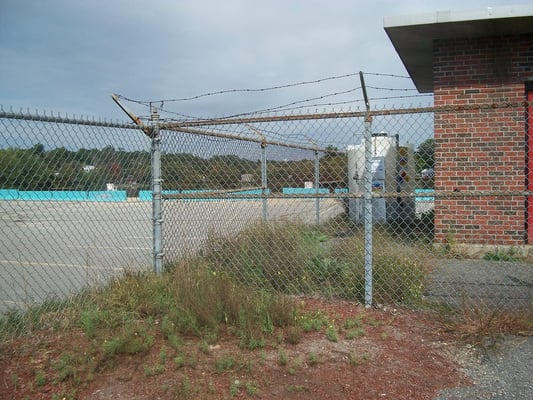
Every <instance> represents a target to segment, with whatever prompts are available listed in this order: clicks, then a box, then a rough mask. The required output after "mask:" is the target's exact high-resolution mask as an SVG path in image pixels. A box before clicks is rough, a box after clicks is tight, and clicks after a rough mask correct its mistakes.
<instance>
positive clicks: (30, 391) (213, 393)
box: [0, 299, 471, 400]
mask: <svg viewBox="0 0 533 400" xmlns="http://www.w3.org/2000/svg"><path fill="white" fill-rule="evenodd" d="M305 307H306V308H307V309H308V310H320V311H321V312H322V313H324V314H327V315H328V320H329V323H330V325H331V327H333V328H334V329H332V330H331V331H333V332H336V335H334V336H335V337H332V336H331V335H328V334H327V333H328V328H330V327H328V326H324V327H322V328H321V329H320V330H318V331H313V332H309V333H303V334H302V336H301V337H297V338H296V339H297V340H295V338H294V337H293V336H294V334H291V332H290V331H280V332H277V333H275V334H274V336H273V337H272V338H270V339H268V341H267V342H266V345H265V346H264V347H263V348H259V349H256V350H244V349H242V348H240V347H239V343H238V339H237V338H235V337H234V336H231V335H229V334H228V335H223V336H222V338H220V339H219V340H218V341H217V342H216V343H213V344H211V345H209V346H208V345H206V344H205V342H201V341H200V340H199V339H197V338H192V337H191V338H185V339H184V343H183V344H182V348H181V351H180V354H179V355H178V354H177V353H176V352H175V350H173V349H172V348H171V347H169V346H168V344H165V341H164V340H163V339H162V338H157V339H156V340H155V342H154V345H153V346H152V347H151V350H150V351H149V352H147V353H145V354H142V355H139V354H137V355H135V356H116V358H115V359H114V361H113V362H112V363H111V364H109V363H107V364H105V365H102V366H99V367H96V368H92V369H91V370H90V371H89V370H86V369H84V367H83V365H82V364H80V363H77V362H76V361H75V360H79V359H80V357H79V355H85V357H90V354H91V352H90V342H89V341H88V340H87V338H86V337H85V335H84V334H83V333H82V332H81V331H69V332H68V333H65V332H62V333H57V332H52V331H42V332H35V334H33V335H31V336H30V337H27V338H25V339H20V340H17V341H15V342H12V343H9V344H4V345H2V346H1V347H0V374H1V380H0V399H54V400H55V399H72V398H74V399H88V400H103V399H106V400H108V399H130V400H133V399H136V400H148V399H150V400H152V399H254V398H261V399H324V400H325V399H396V400H398V399H413V400H422V399H434V398H435V397H436V396H437V394H438V392H439V391H440V390H442V389H445V388H451V387H457V386H468V385H470V384H471V382H469V381H468V379H467V378H466V376H465V375H464V374H463V373H462V372H461V369H460V367H459V365H458V364H457V363H456V362H455V361H453V360H452V357H450V356H449V354H450V347H451V346H454V345H453V344H450V343H452V342H450V340H449V339H450V338H448V337H447V336H446V335H445V334H444V333H442V331H441V329H440V328H439V324H438V321H437V320H436V318H435V316H434V315H433V314H426V313H422V312H414V311H410V310H404V309H402V310H396V309H392V308H384V309H379V310H366V309H364V307H362V306H360V305H358V304H354V303H350V302H339V301H335V302H333V301H323V300H317V299H305ZM361 315H364V318H363V319H362V321H363V324H362V325H361V326H360V327H355V326H353V327H346V326H343V324H344V322H345V321H346V320H347V319H350V318H352V319H353V318H356V317H357V316H361ZM330 333H331V332H330ZM291 342H296V343H294V344H291ZM74 354H77V355H78V357H77V358H76V357H74V356H73V355H74ZM68 355H70V357H71V358H70V359H69V358H68V357H67V356H68Z"/></svg>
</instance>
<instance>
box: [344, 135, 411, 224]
mask: <svg viewBox="0 0 533 400" xmlns="http://www.w3.org/2000/svg"><path fill="white" fill-rule="evenodd" d="M346 150H347V153H348V189H349V191H350V193H357V194H359V195H360V196H361V198H357V199H350V200H349V203H348V209H349V215H350V218H351V219H352V221H354V222H356V223H361V224H362V223H364V204H363V202H364V200H363V198H362V196H363V194H364V185H365V184H364V170H365V146H364V144H360V145H353V146H348V147H347V149H346ZM371 171H372V192H373V193H374V194H375V195H379V194H380V193H383V194H384V196H383V197H379V196H377V197H376V198H374V199H373V201H372V218H373V222H374V223H385V222H388V223H390V222H397V223H400V222H407V223H409V222H411V221H412V220H413V218H414V216H415V199H414V197H403V196H394V194H395V193H402V194H405V193H413V190H414V184H415V179H414V176H415V160H414V150H413V148H412V146H407V147H406V146H399V141H398V136H396V135H395V136H389V135H388V134H386V133H378V134H374V135H372V167H371Z"/></svg>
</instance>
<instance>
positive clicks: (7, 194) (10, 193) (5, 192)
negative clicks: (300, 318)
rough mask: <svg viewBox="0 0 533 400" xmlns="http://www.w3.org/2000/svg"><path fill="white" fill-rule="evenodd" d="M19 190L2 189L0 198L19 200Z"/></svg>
mask: <svg viewBox="0 0 533 400" xmlns="http://www.w3.org/2000/svg"><path fill="white" fill-rule="evenodd" d="M18 198H19V191H18V190H17V189H0V200H18Z"/></svg>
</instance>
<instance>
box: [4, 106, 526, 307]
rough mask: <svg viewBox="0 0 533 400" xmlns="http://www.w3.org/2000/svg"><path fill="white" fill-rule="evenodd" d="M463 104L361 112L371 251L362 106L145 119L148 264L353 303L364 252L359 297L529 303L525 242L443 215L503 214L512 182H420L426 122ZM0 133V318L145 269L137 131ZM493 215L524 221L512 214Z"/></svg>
mask: <svg viewBox="0 0 533 400" xmlns="http://www.w3.org/2000/svg"><path fill="white" fill-rule="evenodd" d="M502 108H506V109H509V108H511V109H513V110H515V111H516V110H519V111H520V110H521V112H522V114H523V112H524V105H523V104H518V105H509V104H506V105H502V106H501V107H494V106H492V105H487V107H479V108H478V109H477V110H482V111H483V112H485V113H491V112H495V110H498V109H502ZM471 111H472V110H465V109H464V108H463V109H449V108H447V109H445V110H443V109H433V108H412V109H388V110H381V111H373V112H372V135H371V136H372V137H371V138H370V140H371V143H372V159H371V161H372V182H371V187H372V200H371V201H372V208H373V212H372V216H371V217H372V237H371V239H372V240H371V243H372V247H371V248H368V242H366V243H367V246H366V248H365V229H364V224H365V218H370V216H369V215H367V214H365V212H364V210H365V208H364V202H365V199H364V193H365V186H364V179H363V178H364V176H363V175H364V174H363V172H364V166H365V158H364V157H365V151H364V132H365V120H364V117H365V114H364V113H361V112H338V113H328V114H320V113H315V114H312V113H310V114H304V115H296V114H287V115H282V114H272V115H269V116H265V115H264V114H262V115H258V116H250V117H248V116H247V117H246V118H241V119H234V120H231V119H220V120H216V119H214V120H205V121H188V122H180V123H167V122H163V123H162V124H161V150H162V155H161V164H162V178H163V208H162V214H163V221H164V222H163V244H164V262H165V267H166V268H179V267H180V266H181V265H183V264H184V263H185V264H189V265H194V264H195V263H197V262H202V263H208V264H209V266H210V267H211V268H212V270H213V273H227V274H231V275H232V276H233V277H235V278H236V279H238V280H239V281H241V282H244V283H245V284H247V285H253V286H255V287H258V288H261V289H266V290H276V291H280V292H284V293H289V294H294V295H301V294H305V295H319V296H326V297H332V298H344V299H350V300H356V301H361V302H364V301H365V284H367V283H368V282H365V267H367V266H366V265H365V258H367V257H365V255H366V256H369V255H370V257H371V260H372V296H373V303H382V304H383V303H386V304H407V305H416V304H421V303H423V302H425V301H432V302H438V303H445V304H448V305H451V306H453V307H457V306H459V307H469V306H474V305H475V306H479V305H482V306H484V307H490V308H502V307H517V306H520V307H521V306H525V307H531V291H532V289H531V265H530V264H529V263H528V262H527V256H528V254H527V246H515V245H508V244H506V243H503V242H498V241H497V240H494V241H492V242H491V241H490V240H489V241H485V245H484V246H475V245H472V243H475V240H472V241H470V242H469V240H468V237H467V236H465V235H462V236H460V235H458V234H457V231H454V229H458V228H457V227H455V228H454V227H453V226H451V225H452V222H451V221H452V218H450V213H452V214H453V213H454V212H457V211H454V210H458V208H457V205H460V206H461V207H462V208H459V209H460V210H463V211H464V210H466V209H468V207H470V206H471V205H472V204H474V205H475V206H476V207H478V212H479V213H480V215H483V212H484V211H486V210H485V209H484V208H483V207H486V208H487V209H492V207H493V202H496V203H497V204H499V207H504V208H505V207H507V205H506V204H507V203H505V202H503V203H498V201H499V200H498V199H500V200H501V199H504V200H505V201H507V200H508V201H512V202H514V203H519V204H521V207H522V209H523V208H524V204H526V201H527V198H528V192H527V186H526V184H525V183H524V185H523V186H522V187H513V188H511V190H512V191H511V192H509V190H508V189H509V188H508V187H506V186H505V183H501V185H500V186H498V187H497V188H496V190H493V187H491V188H487V190H478V189H477V188H476V190H473V188H474V185H471V186H469V185H466V186H465V187H464V189H462V190H461V191H459V192H458V191H455V190H454V189H450V188H448V187H439V186H438V182H439V179H443V176H442V175H441V174H443V172H442V171H445V170H446V168H448V167H447V165H446V162H447V161H446V159H444V158H442V159H439V151H442V149H443V148H444V147H443V146H444V145H445V143H444V141H443V139H442V138H441V139H439V138H436V137H435V136H434V131H435V127H434V121H435V119H436V118H437V114H438V115H439V118H440V117H441V114H442V113H443V112H445V113H448V114H449V113H452V114H453V113H457V114H458V113H464V112H471ZM526 130H527V126H526ZM0 132H1V138H0V140H1V149H0V166H1V171H0V216H1V219H0V224H1V225H2V229H1V230H2V236H1V238H0V276H1V285H2V286H1V293H2V294H1V298H0V311H1V312H2V313H3V314H5V315H7V314H8V313H9V312H10V310H28V309H30V308H31V307H33V306H36V305H41V307H43V304H44V307H47V304H50V306H49V307H50V310H54V309H55V308H54V306H53V304H54V302H60V301H64V300H65V299H68V298H69V297H71V296H74V295H78V294H79V293H81V292H83V290H86V289H87V288H92V287H99V286H102V285H105V284H106V283H107V282H108V281H109V279H110V278H112V277H115V276H119V275H120V274H122V273H123V272H124V271H126V270H132V269H133V270H136V269H137V270H139V269H149V268H150V265H151V256H152V247H151V246H152V242H151V241H152V215H151V203H150V202H151V200H152V193H151V190H150V189H151V175H150V168H151V166H150V138H149V137H147V136H146V135H144V134H143V133H142V132H141V131H140V130H139V129H133V128H131V126H129V125H126V124H123V125H122V124H110V123H105V122H97V121H86V120H76V119H74V118H72V119H68V118H59V117H49V116H48V117H47V116H44V115H38V114H13V113H5V112H3V113H2V114H0ZM515 135H517V136H520V137H521V139H520V140H522V143H521V145H522V146H521V148H520V149H514V150H513V151H520V152H522V154H523V158H524V159H526V157H527V154H528V150H527V143H525V142H524V139H523V138H524V136H525V135H524V133H523V131H521V132H518V133H515ZM439 146H441V147H439ZM493 157H499V158H500V159H505V156H504V155H502V154H500V155H493ZM459 161H461V160H459ZM484 165H485V167H486V168H489V167H490V160H489V161H488V162H487V163H486V164H484ZM439 167H440V168H441V170H439ZM502 168H505V167H504V166H503V167H502ZM523 169H524V170H525V169H526V166H525V165H523ZM453 173H454V174H457V170H455V171H453ZM467 175H468V176H469V177H470V178H471V179H475V175H476V174H475V173H474V174H471V173H469V174H467ZM435 177H436V178H435ZM435 182H437V187H435ZM524 182H525V179H524ZM514 203H513V204H514ZM439 207H440V209H439ZM451 207H456V208H455V209H454V208H451ZM526 208H527V207H526ZM439 210H445V212H442V211H441V212H439ZM503 212H504V213H505V210H503ZM471 215H473V217H466V218H475V215H476V214H475V213H473V214H471ZM509 215H510V217H509V218H512V217H513V216H514V217H518V218H522V220H521V221H520V224H522V226H524V225H525V224H526V220H524V218H525V212H523V213H522V214H520V213H518V214H517V213H510V214H509ZM463 225H465V224H464V223H463ZM471 225H476V224H475V222H472V224H471ZM471 228H472V227H471ZM474 228H475V227H474ZM526 234H527V232H522V236H525V235H526ZM459 239H460V240H459ZM523 243H524V244H526V241H524V240H523ZM472 249H476V250H479V251H477V253H476V254H475V256H476V257H475V258H476V259H472V257H471V256H472V251H471V250H472ZM524 249H526V250H524ZM467 250H470V251H469V252H467ZM481 257H484V259H480V258H481ZM367 278H368V276H367ZM367 289H368V288H367Z"/></svg>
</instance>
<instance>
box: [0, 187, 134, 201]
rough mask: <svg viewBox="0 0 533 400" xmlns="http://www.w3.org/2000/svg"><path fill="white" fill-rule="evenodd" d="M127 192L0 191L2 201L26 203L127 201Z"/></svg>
mask: <svg viewBox="0 0 533 400" xmlns="http://www.w3.org/2000/svg"><path fill="white" fill-rule="evenodd" d="M126 199H127V195H126V191H124V190H118V191H106V190H102V191H75V190H17V189H0V200H24V201H115V202H116V201H126Z"/></svg>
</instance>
